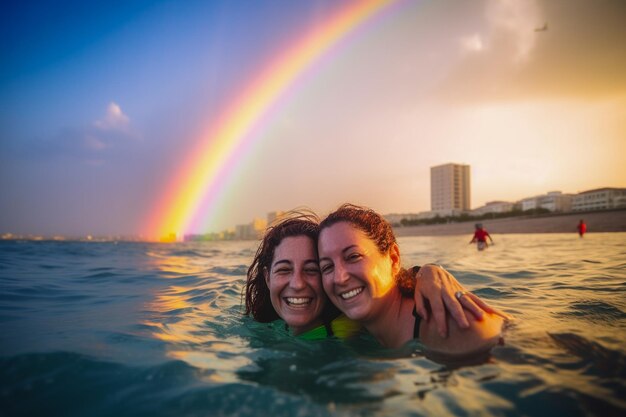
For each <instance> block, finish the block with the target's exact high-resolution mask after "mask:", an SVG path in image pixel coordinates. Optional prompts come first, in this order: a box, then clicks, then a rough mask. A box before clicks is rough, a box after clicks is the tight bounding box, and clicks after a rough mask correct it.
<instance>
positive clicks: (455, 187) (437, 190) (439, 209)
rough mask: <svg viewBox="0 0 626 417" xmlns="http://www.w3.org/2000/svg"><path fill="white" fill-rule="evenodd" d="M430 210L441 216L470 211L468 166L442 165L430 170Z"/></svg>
mask: <svg viewBox="0 0 626 417" xmlns="http://www.w3.org/2000/svg"><path fill="white" fill-rule="evenodd" d="M430 209H431V211H433V212H435V213H437V214H441V215H444V216H445V215H452V214H459V213H461V212H464V211H469V210H470V166H469V165H463V164H444V165H438V166H435V167H431V168H430Z"/></svg>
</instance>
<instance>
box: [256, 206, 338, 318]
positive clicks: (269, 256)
mask: <svg viewBox="0 0 626 417" xmlns="http://www.w3.org/2000/svg"><path fill="white" fill-rule="evenodd" d="M318 235H319V218H318V217H317V215H316V214H315V213H313V212H312V211H310V210H305V209H301V210H292V211H290V212H288V213H286V214H285V215H283V216H281V217H280V219H279V220H277V221H276V222H275V223H273V224H271V225H269V226H268V228H267V229H266V231H265V235H264V236H263V239H262V240H261V244H260V245H259V248H258V249H257V251H256V255H255V256H254V260H253V261H252V264H251V265H250V267H249V268H248V276H247V281H246V286H245V302H246V309H245V312H244V314H245V315H247V316H248V315H250V314H252V317H253V318H254V319H255V320H256V321H259V322H262V323H267V322H270V321H274V320H276V319H279V318H280V317H279V316H278V314H277V313H276V310H274V307H273V306H272V302H271V300H270V290H269V288H268V287H267V283H266V282H265V276H264V271H265V270H266V269H267V270H269V268H270V266H271V264H272V260H273V259H274V252H275V250H276V247H277V246H278V245H280V243H281V242H282V241H283V239H285V238H287V237H294V236H307V237H309V238H310V239H311V240H312V241H313V245H314V246H316V245H317V237H318ZM316 250H317V249H316ZM327 304H330V303H327Z"/></svg>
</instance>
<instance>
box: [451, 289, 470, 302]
mask: <svg viewBox="0 0 626 417" xmlns="http://www.w3.org/2000/svg"><path fill="white" fill-rule="evenodd" d="M468 292H469V291H457V292H455V293H454V296H455V297H456V299H457V300H459V301H460V300H461V297H463V296H464V295H465V294H467V293H468Z"/></svg>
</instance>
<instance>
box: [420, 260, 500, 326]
mask: <svg viewBox="0 0 626 417" xmlns="http://www.w3.org/2000/svg"><path fill="white" fill-rule="evenodd" d="M413 271H414V272H416V274H415V280H416V283H415V294H414V299H415V309H416V310H417V313H418V314H419V315H420V316H421V317H422V318H423V319H424V320H426V321H428V319H429V315H428V309H427V308H426V306H425V300H428V303H429V304H430V310H431V311H432V316H433V317H434V319H435V324H436V326H437V329H438V331H439V335H440V336H441V337H443V338H445V337H447V335H448V324H447V320H446V310H447V311H448V313H449V314H450V316H452V319H453V320H454V321H455V322H456V323H457V325H458V326H459V328H462V329H465V328H468V327H469V320H470V319H474V320H482V318H483V315H484V313H493V314H497V315H499V316H501V317H503V318H508V316H507V315H506V314H504V313H502V312H501V311H499V310H497V309H495V308H493V307H491V306H490V305H489V304H487V303H486V302H484V301H483V300H482V299H481V298H480V297H478V296H477V295H475V294H472V293H471V292H469V291H467V290H466V289H465V288H464V287H463V286H462V285H461V283H459V281H457V280H456V278H454V277H453V276H452V274H450V273H449V272H448V271H446V270H445V269H443V268H442V267H441V266H439V265H434V264H427V265H424V266H422V267H421V268H415V267H414V268H413Z"/></svg>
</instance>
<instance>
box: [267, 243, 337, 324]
mask: <svg viewBox="0 0 626 417" xmlns="http://www.w3.org/2000/svg"><path fill="white" fill-rule="evenodd" d="M264 273H265V282H266V283H267V287H268V288H269V290H270V300H271V302H272V306H273V307H274V310H276V313H278V315H279V316H280V317H281V318H282V319H283V320H284V321H285V322H286V323H287V325H288V326H289V327H290V328H291V329H292V330H293V332H294V333H295V334H299V333H302V332H305V331H307V330H310V329H312V328H314V327H316V326H318V325H320V324H321V314H322V311H323V309H324V306H325V304H326V294H324V290H323V288H322V279H321V276H320V270H319V264H318V258H317V252H316V251H315V242H314V241H313V240H311V239H310V238H309V237H307V236H293V237H286V238H284V239H283V240H282V242H280V245H278V246H277V247H276V250H275V251H274V258H273V259H272V264H271V265H270V268H269V270H266V271H264Z"/></svg>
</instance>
